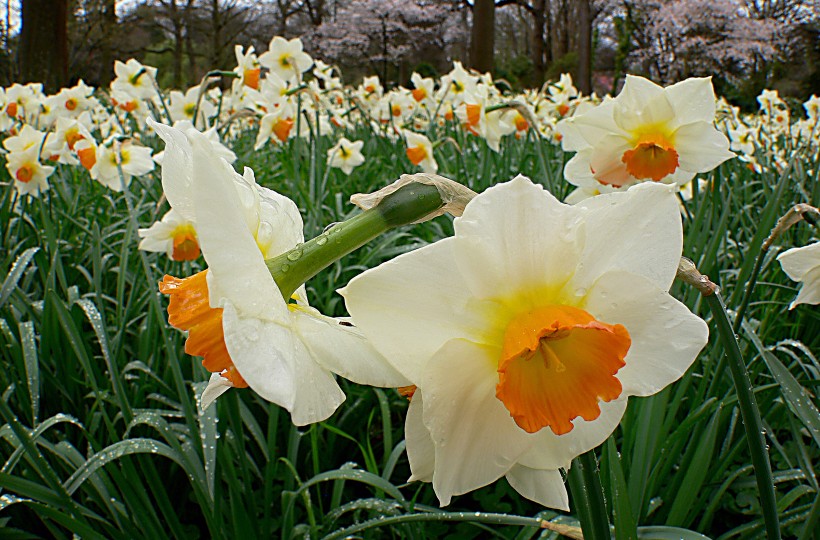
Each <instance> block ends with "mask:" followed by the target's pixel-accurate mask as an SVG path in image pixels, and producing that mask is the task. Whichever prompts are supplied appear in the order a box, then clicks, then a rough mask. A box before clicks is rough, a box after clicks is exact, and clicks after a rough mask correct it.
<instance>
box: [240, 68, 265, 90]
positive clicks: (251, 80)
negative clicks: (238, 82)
mask: <svg viewBox="0 0 820 540" xmlns="http://www.w3.org/2000/svg"><path fill="white" fill-rule="evenodd" d="M261 73H262V69H261V68H255V69H246V70H245V71H244V72H243V73H242V80H243V81H244V82H245V86H247V87H249V88H253V89H254V90H258V89H259V75H260V74H261Z"/></svg>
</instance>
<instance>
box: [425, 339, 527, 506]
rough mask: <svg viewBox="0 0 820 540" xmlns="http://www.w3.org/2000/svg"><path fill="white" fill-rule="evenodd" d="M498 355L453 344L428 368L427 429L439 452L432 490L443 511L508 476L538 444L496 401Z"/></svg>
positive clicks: (459, 342) (460, 342)
mask: <svg viewBox="0 0 820 540" xmlns="http://www.w3.org/2000/svg"><path fill="white" fill-rule="evenodd" d="M499 354H500V351H499V350H498V349H491V348H487V347H482V346H479V345H476V344H474V343H470V342H468V341H465V340H453V341H450V342H449V343H447V344H446V345H444V347H442V348H441V350H440V351H439V352H438V353H436V355H435V356H434V357H433V358H432V359H431V361H430V363H429V364H428V369H427V373H426V374H425V377H424V381H423V386H421V388H422V391H423V392H424V424H425V425H426V426H427V428H428V429H429V430H430V435H431V437H432V439H433V443H434V444H435V447H436V458H435V472H434V473H433V488H434V489H435V492H436V495H437V496H438V499H439V501H440V502H441V505H442V506H446V505H447V504H449V503H450V499H451V497H452V496H453V495H460V494H462V493H467V492H468V491H472V490H474V489H478V488H480V487H482V486H486V485H487V484H490V483H492V482H494V481H496V480H498V479H499V478H500V477H502V476H504V475H505V474H507V472H508V471H509V470H510V468H512V466H513V465H514V464H515V463H516V461H518V458H519V457H520V456H521V454H523V453H524V452H526V451H527V450H528V449H529V447H530V446H531V444H532V443H533V439H532V437H531V436H530V435H529V434H528V433H527V432H525V431H524V430H522V429H521V428H520V427H518V426H517V425H516V424H515V422H514V421H513V419H512V417H511V416H510V413H509V411H508V410H507V409H506V408H505V407H504V405H503V403H501V401H500V400H499V399H498V398H496V397H495V387H496V384H497V383H498V373H497V371H496V369H497V363H498V358H497V356H498V355H499Z"/></svg>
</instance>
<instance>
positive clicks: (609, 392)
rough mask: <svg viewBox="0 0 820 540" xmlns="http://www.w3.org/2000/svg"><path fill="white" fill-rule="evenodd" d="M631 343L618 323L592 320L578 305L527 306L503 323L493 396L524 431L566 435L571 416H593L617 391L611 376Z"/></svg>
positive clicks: (593, 417)
mask: <svg viewBox="0 0 820 540" xmlns="http://www.w3.org/2000/svg"><path fill="white" fill-rule="evenodd" d="M631 343H632V340H631V338H630V337H629V333H628V332H627V330H626V328H624V327H623V326H622V325H620V324H616V325H610V324H606V323H603V322H600V321H597V320H595V318H594V317H593V316H592V315H590V314H589V313H587V312H586V311H584V310H582V309H579V308H575V307H571V306H564V305H548V306H544V307H541V308H536V309H533V310H531V311H528V312H526V313H523V314H521V315H519V316H517V317H516V318H514V319H513V320H512V321H511V322H510V323H509V324H508V325H507V328H506V331H505V333H504V346H503V348H502V354H501V359H500V361H499V363H498V384H497V385H496V394H495V395H496V397H497V398H498V399H500V400H501V401H502V402H503V403H504V406H505V407H506V408H507V410H509V411H510V415H511V416H512V417H513V419H514V420H515V423H516V424H518V426H519V427H521V429H523V430H524V431H527V432H528V433H535V432H536V431H539V430H540V429H542V428H545V427H549V428H550V429H551V430H552V432H553V433H555V434H556V435H563V434H565V433H569V432H570V431H572V428H573V427H574V426H573V424H572V420H573V419H575V418H578V417H579V416H580V417H581V418H583V419H584V420H594V419H596V418H598V416H599V415H600V414H601V409H600V407H599V405H598V402H599V400H602V401H612V400H613V399H616V398H617V397H618V396H620V395H621V391H622V387H621V382H620V381H619V380H618V379H617V378H616V377H615V374H616V373H617V372H618V370H619V369H621V368H622V367H623V366H624V365H625V363H624V357H625V356H626V353H627V351H628V350H629V346H630V345H631Z"/></svg>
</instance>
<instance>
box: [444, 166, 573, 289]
mask: <svg viewBox="0 0 820 540" xmlns="http://www.w3.org/2000/svg"><path fill="white" fill-rule="evenodd" d="M580 214H581V212H579V211H578V210H577V209H576V208H575V207H572V206H569V205H565V204H562V203H561V202H559V201H558V199H556V198H555V197H553V196H552V194H550V193H549V192H548V191H546V190H544V188H543V187H541V186H538V185H535V184H533V183H532V182H531V181H530V180H529V179H527V178H524V177H523V176H519V177H517V178H515V179H513V180H512V181H510V182H507V183H504V184H498V185H496V186H493V187H491V188H489V189H487V190H486V191H485V192H484V193H482V194H481V195H479V196H477V197H476V198H474V199H473V200H472V201H470V202H469V203H468V204H467V207H466V209H465V210H464V214H463V215H462V216H461V217H460V218H457V219H456V221H455V230H456V237H455V240H456V242H457V243H456V244H455V249H456V261H457V263H458V268H459V270H461V274H462V275H463V279H464V280H465V283H466V284H467V286H468V287H469V288H470V290H471V291H472V292H473V294H474V295H475V296H476V297H478V298H505V297H511V296H514V295H520V294H521V292H522V291H527V292H528V294H529V293H530V292H531V294H533V295H538V294H543V292H544V288H545V287H555V286H557V285H558V284H562V283H564V282H565V281H566V280H567V279H569V277H570V276H571V275H572V273H573V272H574V271H575V264H576V262H577V259H576V258H575V257H576V245H577V244H578V235H579V231H580V228H579V227H578V226H577V222H578V217H579V216H580ZM517 300H526V299H521V298H517Z"/></svg>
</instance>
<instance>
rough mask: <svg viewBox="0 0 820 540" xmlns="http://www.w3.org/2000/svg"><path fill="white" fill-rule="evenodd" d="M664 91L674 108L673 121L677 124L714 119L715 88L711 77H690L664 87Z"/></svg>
mask: <svg viewBox="0 0 820 540" xmlns="http://www.w3.org/2000/svg"><path fill="white" fill-rule="evenodd" d="M664 93H665V94H666V97H668V98H669V102H670V103H671V104H672V107H673V108H674V109H675V121H676V123H678V124H679V125H681V124H690V123H692V122H708V123H710V124H711V123H712V122H714V121H715V90H714V88H712V78H711V77H702V78H696V77H691V78H689V79H686V80H685V81H681V82H679V83H677V84H673V85H672V86H668V87H666V88H664Z"/></svg>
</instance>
